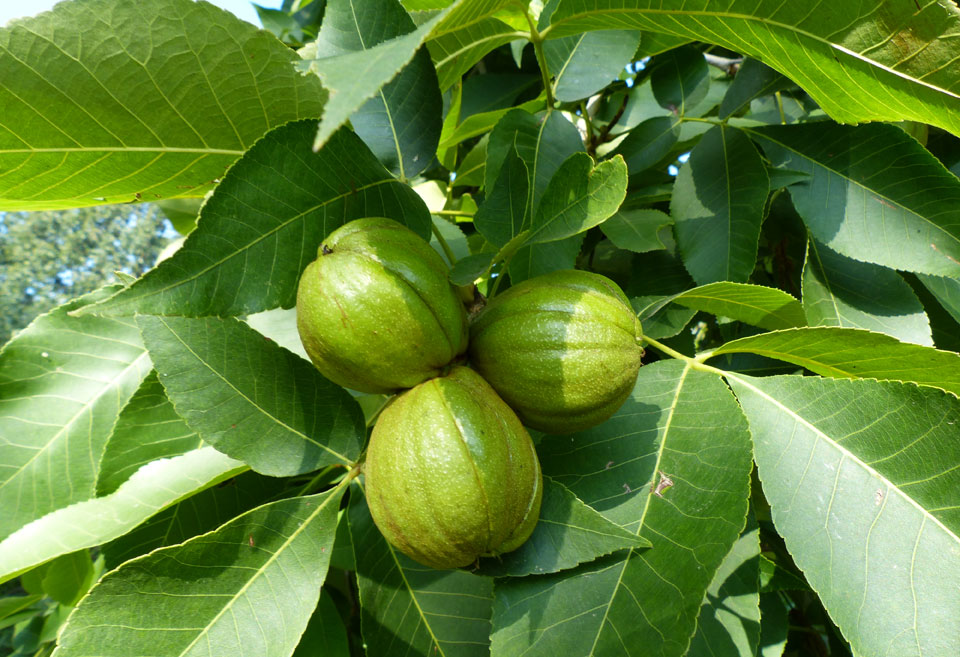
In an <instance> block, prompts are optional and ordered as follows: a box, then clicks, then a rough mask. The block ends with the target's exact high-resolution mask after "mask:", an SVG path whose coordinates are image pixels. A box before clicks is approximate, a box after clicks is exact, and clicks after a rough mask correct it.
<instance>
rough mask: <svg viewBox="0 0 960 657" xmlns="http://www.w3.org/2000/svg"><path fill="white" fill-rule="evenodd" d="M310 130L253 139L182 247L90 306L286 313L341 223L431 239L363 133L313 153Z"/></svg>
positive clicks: (413, 200) (425, 220)
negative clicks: (384, 220)
mask: <svg viewBox="0 0 960 657" xmlns="http://www.w3.org/2000/svg"><path fill="white" fill-rule="evenodd" d="M313 130H314V124H313V123H312V122H309V121H302V122H298V123H291V124H289V125H286V126H284V127H282V128H279V129H278V130H275V131H274V132H271V133H270V134H269V135H267V136H266V137H265V138H264V139H262V140H261V141H260V142H259V143H257V145H256V146H254V147H253V148H252V149H251V150H250V151H249V152H248V153H247V154H246V155H245V156H244V157H243V158H242V159H241V160H240V161H239V162H237V164H236V165H235V166H234V167H233V168H232V169H231V170H230V172H229V173H228V174H227V176H226V178H225V179H224V181H223V182H222V183H221V184H220V185H219V186H218V187H217V189H216V191H215V192H214V194H213V196H212V197H211V198H210V199H209V200H208V201H207V202H206V204H205V205H204V206H203V210H202V211H201V213H200V224H199V227H198V228H197V230H195V231H193V232H192V233H190V236H189V237H188V238H187V241H186V243H185V244H184V245H183V248H182V249H180V250H179V251H177V253H176V254H175V255H174V256H173V257H172V258H170V259H169V260H166V261H164V262H162V263H160V265H159V266H158V267H156V268H155V269H153V270H151V271H150V272H148V273H147V274H146V275H145V276H144V277H143V278H141V279H140V280H139V281H137V282H136V283H134V284H133V285H132V286H130V287H128V288H126V289H124V290H123V291H122V292H120V293H118V294H117V295H116V296H115V297H113V298H112V299H110V300H109V301H107V302H106V303H104V304H102V305H99V306H97V308H96V310H93V309H92V308H91V309H90V310H91V311H93V312H97V313H105V314H111V315H114V314H115V315H130V314H133V313H135V312H140V313H147V314H158V315H187V316H198V315H244V314H249V313H254V312H259V311H261V310H268V309H270V308H276V307H278V306H280V307H283V308H290V307H292V306H293V305H294V303H295V302H296V294H297V283H298V281H299V279H300V272H302V271H303V269H304V267H306V266H307V264H309V263H310V262H312V261H313V260H314V259H315V258H316V257H317V249H318V248H319V247H320V243H321V241H322V240H323V238H324V237H325V236H326V235H327V234H328V233H329V232H330V231H332V230H334V229H335V228H337V227H339V226H341V225H342V224H344V223H346V222H348V221H350V220H352V219H358V218H360V217H368V216H383V217H389V218H391V219H396V220H397V221H400V222H403V223H406V224H407V226H409V227H410V228H411V229H413V230H414V232H416V233H417V234H419V235H420V236H421V237H424V238H426V237H427V236H428V235H429V234H430V216H429V213H428V212H427V209H426V207H425V206H424V205H423V202H422V201H421V200H420V198H419V197H418V196H417V195H416V193H414V192H413V190H411V189H410V188H409V187H408V186H407V185H404V184H403V183H401V182H400V181H398V180H396V179H395V178H394V177H393V176H392V175H390V172H388V171H387V170H386V169H384V168H383V166H382V165H381V164H380V163H379V162H378V161H377V159H376V158H375V157H374V156H373V154H372V153H371V152H370V150H369V149H368V148H367V147H366V146H365V145H364V143H363V142H362V141H361V140H360V138H359V137H357V136H356V135H355V134H353V133H352V132H350V131H349V130H342V131H341V132H338V133H337V134H336V135H334V137H333V138H332V139H331V140H330V142H329V143H328V144H327V145H326V146H325V147H324V148H323V150H321V151H320V152H319V153H314V152H312V151H311V150H310V144H309V141H310V138H311V135H312V134H313ZM224 236H229V239H225V237H224Z"/></svg>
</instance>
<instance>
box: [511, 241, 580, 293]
mask: <svg viewBox="0 0 960 657" xmlns="http://www.w3.org/2000/svg"><path fill="white" fill-rule="evenodd" d="M581 243H583V234H582V233H581V234H580V235H574V236H573V237H568V238H566V239H563V240H558V241H555V242H544V243H543V244H533V245H530V246H525V247H523V248H522V249H520V250H519V251H517V253H516V255H515V256H514V257H513V259H512V260H511V261H510V267H509V272H510V282H511V283H519V282H520V281H524V280H526V279H528V278H533V277H535V276H542V275H543V274H549V273H550V272H552V271H559V270H561V269H573V265H574V264H575V263H576V261H577V255H578V254H579V253H580V245H581Z"/></svg>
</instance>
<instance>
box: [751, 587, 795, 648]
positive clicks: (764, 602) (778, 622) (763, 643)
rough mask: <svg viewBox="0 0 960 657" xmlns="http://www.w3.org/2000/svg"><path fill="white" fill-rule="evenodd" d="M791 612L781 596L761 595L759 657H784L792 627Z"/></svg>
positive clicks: (774, 594) (772, 594)
mask: <svg viewBox="0 0 960 657" xmlns="http://www.w3.org/2000/svg"><path fill="white" fill-rule="evenodd" d="M789 611H790V610H789V609H787V606H786V605H785V604H784V601H783V599H782V598H781V597H780V595H779V594H777V593H761V594H760V646H759V650H758V652H757V657H783V651H784V649H785V648H786V647H787V633H788V631H789V626H790V619H789V617H788V616H787V614H788V613H789Z"/></svg>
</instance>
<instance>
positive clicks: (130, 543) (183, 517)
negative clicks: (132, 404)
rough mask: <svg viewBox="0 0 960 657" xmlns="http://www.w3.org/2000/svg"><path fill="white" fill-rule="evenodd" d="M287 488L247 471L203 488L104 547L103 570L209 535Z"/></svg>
mask: <svg viewBox="0 0 960 657" xmlns="http://www.w3.org/2000/svg"><path fill="white" fill-rule="evenodd" d="M207 449H208V451H209V449H210V448H207ZM221 458H222V457H221ZM287 485H288V484H287V482H286V481H285V480H283V479H277V478H275V477H264V476H263V475H259V474H257V473H256V472H249V471H248V472H243V473H241V474H239V475H237V476H236V477H233V478H232V479H227V480H226V481H222V482H220V483H219V484H217V485H216V486H210V487H208V488H204V489H203V490H200V491H199V492H196V493H194V494H191V495H190V497H187V498H186V499H184V500H182V501H180V502H178V503H177V504H174V505H173V506H169V507H167V508H165V509H164V510H163V511H161V512H159V513H157V514H156V515H154V516H152V517H150V518H149V519H148V520H147V521H146V522H144V523H142V524H140V525H137V527H135V528H134V529H132V530H131V531H128V532H127V533H126V534H124V535H123V536H120V537H119V538H115V539H114V540H112V541H110V542H109V543H107V544H106V545H104V546H103V547H102V549H101V551H102V553H103V555H104V558H105V562H106V567H107V569H109V570H112V569H114V568H116V567H117V566H119V565H120V564H121V563H123V562H124V561H128V560H130V559H132V558H134V557H139V556H140V555H142V554H146V553H147V552H150V551H152V550H155V549H156V548H159V547H167V546H169V545H174V544H175V543H183V542H184V541H185V540H187V539H188V538H193V537H194V536H197V535H198V534H204V533H206V532H211V531H213V530H214V529H216V528H217V527H219V526H220V525H222V524H224V523H225V522H227V521H229V520H232V519H233V518H234V517H236V516H238V515H240V514H241V513H244V512H246V511H249V510H250V509H252V508H254V507H256V506H260V505H261V504H266V503H267V502H271V501H274V500H276V499H277V498H278V497H279V496H280V495H281V494H282V493H283V491H284V489H285V488H286V487H287Z"/></svg>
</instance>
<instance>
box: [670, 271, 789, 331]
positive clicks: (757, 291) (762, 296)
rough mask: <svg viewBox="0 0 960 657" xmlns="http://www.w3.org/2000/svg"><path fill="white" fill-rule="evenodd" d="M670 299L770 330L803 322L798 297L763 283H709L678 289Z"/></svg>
mask: <svg viewBox="0 0 960 657" xmlns="http://www.w3.org/2000/svg"><path fill="white" fill-rule="evenodd" d="M672 301H673V302H674V303H677V304H680V305H681V306H686V307H687V308H694V309H696V310H703V311H706V312H708V313H710V314H712V315H718V316H720V317H729V318H730V319H735V320H737V321H740V322H745V323H747V324H751V325H753V326H759V327H760V328H765V329H770V330H776V329H785V328H793V327H795V326H805V325H806V320H805V319H804V314H803V307H802V306H801V305H800V302H799V301H797V300H796V299H794V298H793V297H792V296H790V295H789V294H787V293H786V292H784V291H782V290H778V289H776V288H772V287H764V286H762V285H749V284H747V283H709V284H707V285H701V286H700V287H695V288H693V289H692V290H687V291H686V292H681V293H680V294H678V295H677V296H675V297H674V298H673V299H672Z"/></svg>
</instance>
